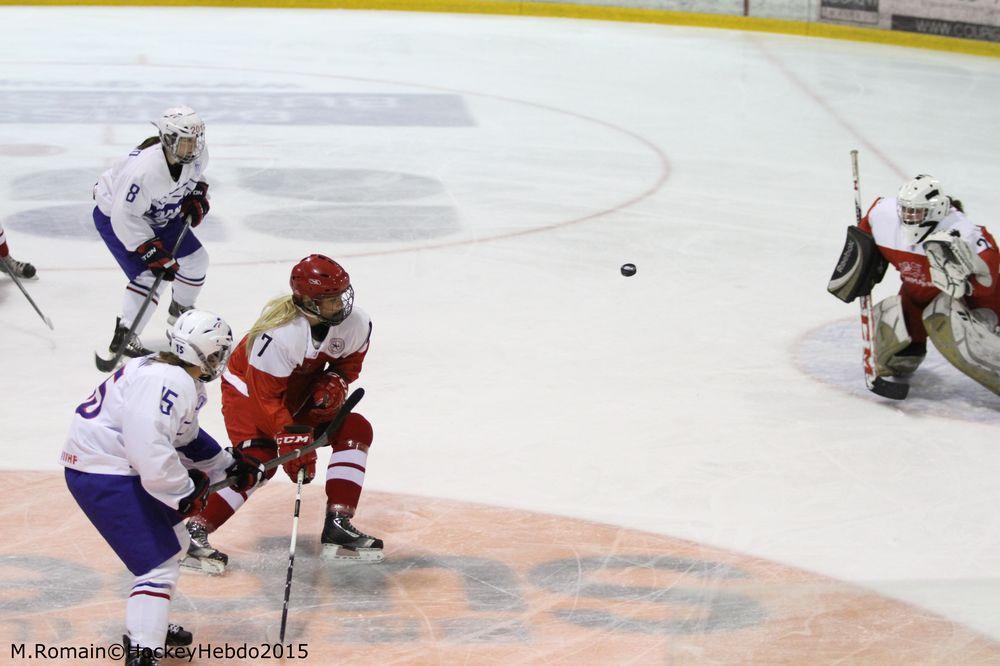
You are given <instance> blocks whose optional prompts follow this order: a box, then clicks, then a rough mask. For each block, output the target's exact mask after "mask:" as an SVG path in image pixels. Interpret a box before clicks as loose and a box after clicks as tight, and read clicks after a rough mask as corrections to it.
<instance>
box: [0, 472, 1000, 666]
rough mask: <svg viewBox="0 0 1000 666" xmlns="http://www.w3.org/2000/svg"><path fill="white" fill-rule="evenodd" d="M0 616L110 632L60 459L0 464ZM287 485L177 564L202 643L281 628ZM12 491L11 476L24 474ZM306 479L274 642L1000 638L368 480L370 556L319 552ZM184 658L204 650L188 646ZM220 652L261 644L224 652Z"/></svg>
mask: <svg viewBox="0 0 1000 666" xmlns="http://www.w3.org/2000/svg"><path fill="white" fill-rule="evenodd" d="M25 487H31V488H33V489H35V491H36V492H34V493H32V494H31V495H30V497H32V498H36V499H35V500H34V501H32V500H30V499H29V500H26V501H27V502H28V503H27V504H25V503H24V502H18V503H17V505H16V506H15V505H13V504H8V506H7V507H6V508H5V509H4V510H3V511H2V512H0V528H2V529H3V532H4V534H5V537H6V538H5V539H4V540H3V543H2V544H0V555H2V557H0V563H2V565H0V586H2V589H3V590H4V602H3V604H2V605H0V623H2V624H3V626H4V627H5V632H4V635H5V636H6V637H7V639H8V640H9V641H10V642H12V643H19V642H24V643H26V644H28V645H29V646H30V645H34V644H35V643H42V644H48V645H90V644H100V643H105V644H107V643H110V642H112V641H114V640H118V638H119V637H120V635H121V632H122V623H123V621H124V607H125V594H126V593H127V590H128V589H129V585H130V581H131V576H130V575H129V574H128V573H127V572H126V570H125V568H124V566H123V565H122V564H121V563H120V562H119V561H118V560H117V558H116V557H115V556H114V554H113V553H112V552H111V550H110V548H108V546H107V545H106V544H105V543H104V541H103V540H102V539H101V537H100V536H99V534H98V533H97V531H96V530H95V529H94V528H93V527H92V526H91V525H90V523H89V522H88V521H87V519H86V518H85V517H84V515H83V514H82V512H81V511H80V510H79V509H78V508H77V506H76V505H75V503H74V501H73V499H72V498H71V497H70V495H69V493H68V491H67V490H66V488H65V484H64V482H63V479H62V474H61V473H58V472H14V471H8V472H2V473H0V492H4V493H6V496H11V497H12V496H14V494H15V493H16V492H17V491H18V489H23V488H25ZM294 494H295V493H294V486H293V485H292V484H290V483H272V484H269V485H268V486H266V487H265V488H262V489H261V491H260V492H259V493H258V494H256V495H254V497H253V500H252V501H251V502H249V503H248V505H247V506H246V508H245V509H244V510H243V511H241V512H240V513H239V515H237V516H236V517H235V518H234V519H233V520H232V521H230V522H229V523H227V525H226V526H225V527H224V528H223V529H222V530H220V531H219V532H217V533H215V534H214V535H213V545H215V546H216V547H218V548H220V549H222V550H224V551H226V552H227V553H228V554H229V556H230V562H231V564H230V569H229V570H228V571H227V572H226V574H225V575H224V576H221V577H208V576H201V575H198V574H190V573H184V574H183V575H182V577H181V580H180V583H179V584H178V587H177V591H176V593H175V595H174V601H173V607H172V611H171V621H174V622H177V623H179V624H181V625H184V626H185V628H187V629H189V630H191V631H193V632H194V634H195V643H196V644H199V645H209V646H213V647H218V646H225V645H230V646H234V645H235V646H239V645H242V644H244V643H246V644H253V645H256V644H260V643H264V642H272V643H273V642H274V641H276V640H277V638H276V637H277V626H278V624H279V622H280V612H281V605H282V598H283V592H284V582H285V571H286V566H287V561H288V543H289V542H288V539H289V534H290V530H291V511H292V505H293V503H294ZM19 496H22V497H23V496H24V494H23V493H20V495H19ZM323 505H324V502H323V491H322V487H318V486H315V484H314V485H312V486H307V487H306V489H305V491H304V497H303V504H302V515H301V520H300V523H299V537H298V547H297V549H296V557H295V573H294V581H293V587H292V595H291V603H290V610H289V619H288V635H287V636H286V643H292V644H293V645H296V646H297V645H299V644H303V645H305V646H306V649H307V651H308V654H309V658H310V659H313V660H315V661H314V662H310V663H335V662H338V661H343V660H347V661H348V662H353V661H360V660H362V659H375V660H376V661H378V662H383V661H389V662H396V663H399V662H403V661H423V662H426V661H432V662H435V663H456V662H457V663H469V662H472V663H495V664H501V663H505V664H506V663H519V664H520V663H553V662H557V663H594V664H597V663H611V662H618V663H620V662H621V661H622V660H626V661H628V660H631V661H634V662H636V663H638V661H640V660H641V661H642V662H643V663H646V662H649V663H695V662H697V663H766V664H775V663H786V664H794V663H806V662H811V663H828V662H831V661H835V660H837V659H849V660H851V661H853V662H859V663H862V662H863V663H915V662H928V661H932V662H937V663H985V662H990V661H996V660H1000V644H997V643H996V642H993V641H991V640H989V639H987V638H985V637H983V636H981V635H979V634H977V633H975V632H973V631H971V630H969V629H966V628H964V627H962V626H960V625H957V624H955V623H954V622H951V621H949V620H947V619H945V618H942V617H940V616H937V615H934V614H933V613H931V612H929V611H925V610H921V609H918V608H915V607H912V606H909V605H907V604H904V603H901V602H899V601H895V600H891V599H887V598H884V597H881V596H878V595H877V594H874V593H873V592H870V591H867V590H863V589H860V588H857V587H853V586H851V585H847V584H845V583H842V582H839V581H836V580H832V579H829V578H825V577H822V576H819V575H817V574H813V573H809V572H806V571H802V570H798V569H795V568H791V567H788V566H785V565H781V564H778V563H775V562H769V561H766V560H762V559H758V558H754V557H748V556H745V555H741V554H738V553H733V552H729V551H725V550H722V549H718V548H712V547H709V546H705V545H702V544H697V543H692V542H690V541H684V540H681V539H674V538H671V537H668V536H662V535H656V534H650V533H645V532H639V531H635V530H628V529H624V528H621V527H616V526H613V525H604V524H596V523H590V522H585V521H581V520H575V519H570V518H564V517H559V516H553V515H546V514H540V513H531V512H526V511H518V510H513V509H503V508H498V507H492V506H484V505H479V504H470V503H463V502H456V501H450V500H442V499H435V498H426V497H416V496H407V495H397V494H390V493H378V492H366V494H365V496H364V497H362V501H361V506H360V508H359V512H358V516H357V520H356V523H357V525H358V527H359V528H361V529H363V530H365V531H366V532H370V533H372V534H374V535H376V536H379V537H381V538H383V539H384V540H385V543H386V559H385V561H384V562H383V563H381V564H375V565H363V564H356V563H346V564H345V563H334V562H329V561H325V560H322V559H321V558H320V557H319V552H320V549H319V533H320V530H321V526H322V522H323V511H324V506H323ZM192 663H215V662H214V661H213V660H211V659H206V658H201V659H199V658H197V657H196V658H195V659H194V660H193V662H192ZM226 663H246V664H250V663H258V662H254V661H253V660H250V659H246V660H242V659H234V660H227V661H226Z"/></svg>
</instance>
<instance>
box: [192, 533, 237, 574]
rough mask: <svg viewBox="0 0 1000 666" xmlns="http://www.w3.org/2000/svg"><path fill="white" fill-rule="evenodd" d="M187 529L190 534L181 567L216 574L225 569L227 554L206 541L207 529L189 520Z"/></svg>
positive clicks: (227, 559)
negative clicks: (189, 540) (189, 541)
mask: <svg viewBox="0 0 1000 666" xmlns="http://www.w3.org/2000/svg"><path fill="white" fill-rule="evenodd" d="M187 531H188V534H189V535H190V536H191V543H190V544H188V551H187V554H186V555H185V556H184V557H183V558H182V559H181V568H182V569H187V570H188V571H197V572H199V573H206V574H209V575H212V576H218V575H219V574H222V573H224V572H225V571H226V565H227V564H229V556H228V555H226V554H225V553H223V552H222V551H221V550H216V549H215V548H214V547H212V544H210V543H209V542H208V530H206V529H205V526H204V525H202V524H201V523H197V522H195V521H192V520H189V521H188V522H187Z"/></svg>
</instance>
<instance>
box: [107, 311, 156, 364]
mask: <svg viewBox="0 0 1000 666" xmlns="http://www.w3.org/2000/svg"><path fill="white" fill-rule="evenodd" d="M126 337H128V339H127V340H126ZM123 346H124V350H122V356H127V357H129V358H137V357H139V356H148V355H149V354H152V353H153V352H152V351H151V350H149V349H146V348H145V347H144V346H143V345H142V342H141V341H140V340H139V336H138V335H135V334H134V333H133V334H132V336H131V337H129V336H128V326H123V325H122V318H121V317H118V319H117V320H115V335H114V337H113V338H112V339H111V344H110V345H108V351H109V352H111V353H112V354H117V353H118V351H119V350H120V349H122V347H123Z"/></svg>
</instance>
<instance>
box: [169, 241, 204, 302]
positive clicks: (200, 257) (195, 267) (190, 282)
mask: <svg viewBox="0 0 1000 666" xmlns="http://www.w3.org/2000/svg"><path fill="white" fill-rule="evenodd" d="M207 271H208V252H206V251H205V248H203V247H201V248H198V249H197V250H195V251H194V252H192V253H191V254H189V255H187V256H186V257H177V275H175V276H174V286H173V293H172V298H173V300H174V302H175V303H177V304H178V305H182V306H184V307H186V308H190V307H194V304H195V302H197V300H198V294H199V293H201V288H202V287H203V286H204V285H205V273H206V272H207Z"/></svg>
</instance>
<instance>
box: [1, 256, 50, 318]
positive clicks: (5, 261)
mask: <svg viewBox="0 0 1000 666" xmlns="http://www.w3.org/2000/svg"><path fill="white" fill-rule="evenodd" d="M0 261H2V262H3V265H4V266H6V267H7V275H9V276H10V279H12V280H13V281H14V284H16V285H17V288H18V289H20V290H21V293H22V294H24V297H25V298H27V299H28V302H29V303H31V307H33V308H35V312H37V313H38V316H39V317H41V318H42V321H44V322H45V325H46V326H48V327H49V330H51V331H54V330H56V329H55V327H54V326H53V325H52V320H51V319H49V318H48V317H46V316H45V314H44V313H43V312H42V311H41V310H39V309H38V305H37V304H36V303H35V299H33V298H32V297H31V294H29V293H28V290H27V289H25V288H24V285H23V284H21V278H19V277H18V276H17V271H15V270H14V265H13V264H12V263H11V262H10V260H9V259H7V257H2V258H0Z"/></svg>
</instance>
